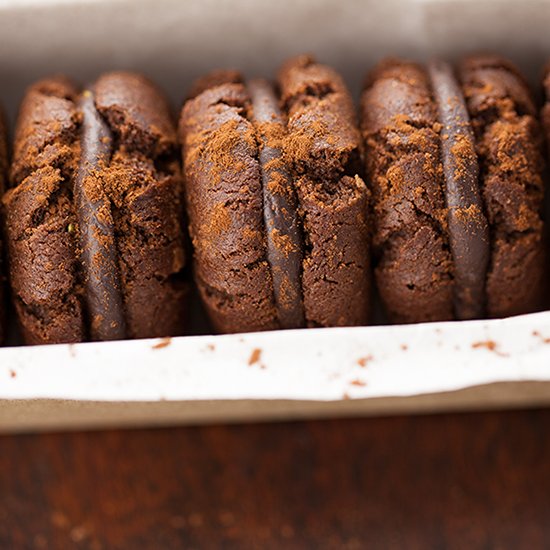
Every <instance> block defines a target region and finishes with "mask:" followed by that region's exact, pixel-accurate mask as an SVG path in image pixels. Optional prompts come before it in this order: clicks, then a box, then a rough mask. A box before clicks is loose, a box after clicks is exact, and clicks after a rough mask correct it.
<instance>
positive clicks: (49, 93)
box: [3, 72, 185, 343]
mask: <svg viewBox="0 0 550 550" xmlns="http://www.w3.org/2000/svg"><path fill="white" fill-rule="evenodd" d="M11 185H12V188H11V189H10V190H9V191H8V192H7V193H6V194H5V196H4V199H3V205H4V210H5V214H6V229H5V233H6V237H7V247H8V253H9V263H10V278H11V285H12V293H13V300H14V303H15V308H16V311H17V315H18V318H19V322H20V324H21V327H22V331H23V335H24V337H25V340H26V341H27V342H28V343H54V342H80V341H83V340H88V339H90V340H114V339H121V338H142V337H155V336H166V335H173V334H179V333H181V331H182V323H183V314H184V309H185V308H184V303H183V299H184V285H183V284H182V281H181V273H182V270H183V268H184V265H185V257H184V250H183V237H182V230H181V225H180V215H181V196H180V195H181V173H180V168H179V162H178V154H177V145H176V131H175V126H174V123H173V121H172V118H171V115H170V111H169V107H168V105H167V103H166V100H165V98H164V97H163V95H162V93H161V92H160V91H159V90H158V89H157V88H156V87H155V86H154V85H153V84H152V83H151V82H149V81H148V80H147V79H145V78H144V77H142V76H140V75H137V74H132V73H122V72H114V73H108V74H105V75H103V76H101V77H100V78H99V79H98V80H97V81H96V82H95V84H93V85H92V86H90V87H88V88H87V89H85V90H83V91H80V90H79V89H78V88H77V87H76V86H75V84H74V83H72V82H70V81H69V80H67V79H65V78H62V77H59V78H50V79H46V80H42V81H40V82H38V83H36V84H35V85H34V86H32V87H31V88H30V89H29V90H28V92H27V94H26V96H25V98H24V100H23V103H22V105H21V109H20V113H19V118H18V123H17V128H16V133H15V146H14V158H13V164H12V167H11Z"/></svg>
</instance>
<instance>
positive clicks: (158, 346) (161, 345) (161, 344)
mask: <svg viewBox="0 0 550 550" xmlns="http://www.w3.org/2000/svg"><path fill="white" fill-rule="evenodd" d="M171 343H172V338H170V337H169V336H168V337H166V338H161V339H160V341H159V342H157V343H156V344H155V345H154V346H153V347H152V349H162V348H165V347H167V346H169V345H170V344H171Z"/></svg>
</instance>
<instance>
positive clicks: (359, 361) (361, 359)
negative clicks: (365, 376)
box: [357, 355, 374, 367]
mask: <svg viewBox="0 0 550 550" xmlns="http://www.w3.org/2000/svg"><path fill="white" fill-rule="evenodd" d="M373 359H374V357H373V356H372V355H365V356H364V357H359V359H357V364H358V365H359V366H360V367H366V366H367V363H370V362H371V361H372V360H373Z"/></svg>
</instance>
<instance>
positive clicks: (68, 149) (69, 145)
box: [2, 78, 86, 344]
mask: <svg viewBox="0 0 550 550" xmlns="http://www.w3.org/2000/svg"><path fill="white" fill-rule="evenodd" d="M77 94H78V90H77V88H76V87H75V86H74V84H72V83H71V82H70V81H68V80H67V79H64V78H52V79H47V80H42V81H40V82H37V83H36V84H35V85H33V86H32V87H31V88H30V89H29V90H28V92H27V94H26V96H25V98H24V100H23V103H22V105H21V108H20V111H19V117H18V121H17V126H16V132H15V142H14V155H13V163H12V166H11V177H10V179H11V185H12V188H11V189H10V190H8V192H7V193H6V194H5V195H4V197H3V200H2V202H3V207H4V212H5V225H6V230H5V234H6V245H7V249H8V256H9V259H10V262H9V269H10V282H11V288H12V296H13V301H14V303H15V309H16V313H17V316H18V319H19V323H20V325H21V329H22V333H23V337H24V339H25V341H26V342H27V343H30V344H42V343H50V342H79V341H82V340H83V339H84V338H85V334H86V330H85V326H84V312H83V308H82V287H81V285H80V283H79V281H78V275H77V270H78V265H77V261H76V255H75V248H76V242H77V241H76V225H77V223H76V217H75V213H74V208H73V201H72V186H71V185H69V184H68V182H69V181H70V180H71V178H72V176H73V173H74V170H75V167H76V163H77V159H78V156H79V150H80V144H79V127H80V121H81V117H80V114H79V112H78V110H77V109H76V105H75V100H76V97H77Z"/></svg>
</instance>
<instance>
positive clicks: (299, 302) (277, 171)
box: [248, 79, 305, 328]
mask: <svg viewBox="0 0 550 550" xmlns="http://www.w3.org/2000/svg"><path fill="white" fill-rule="evenodd" d="M248 91H249V93H250V98H251V101H252V110H253V115H252V121H253V123H254V125H255V127H256V130H257V135H258V137H259V140H260V159H259V160H260V168H261V172H262V192H263V205H264V207H263V214H264V221H265V228H266V239H267V260H268V262H269V265H270V267H271V274H272V277H273V290H274V295H275V306H276V309H277V316H278V318H279V323H280V325H281V327H282V328H299V327H303V326H304V325H305V317H304V306H303V296H302V284H301V278H302V250H303V241H302V234H301V231H300V226H299V220H298V213H297V198H296V195H295V193H294V189H293V187H292V178H291V175H290V172H289V170H288V168H287V167H286V166H285V164H284V162H283V158H282V150H281V145H280V143H281V140H282V137H283V132H284V127H285V123H284V120H283V117H282V115H281V111H280V109H279V105H278V101H277V97H276V95H275V93H274V91H273V87H272V86H271V85H270V84H269V83H268V82H267V81H265V80H260V79H257V80H252V81H250V82H249V83H248Z"/></svg>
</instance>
